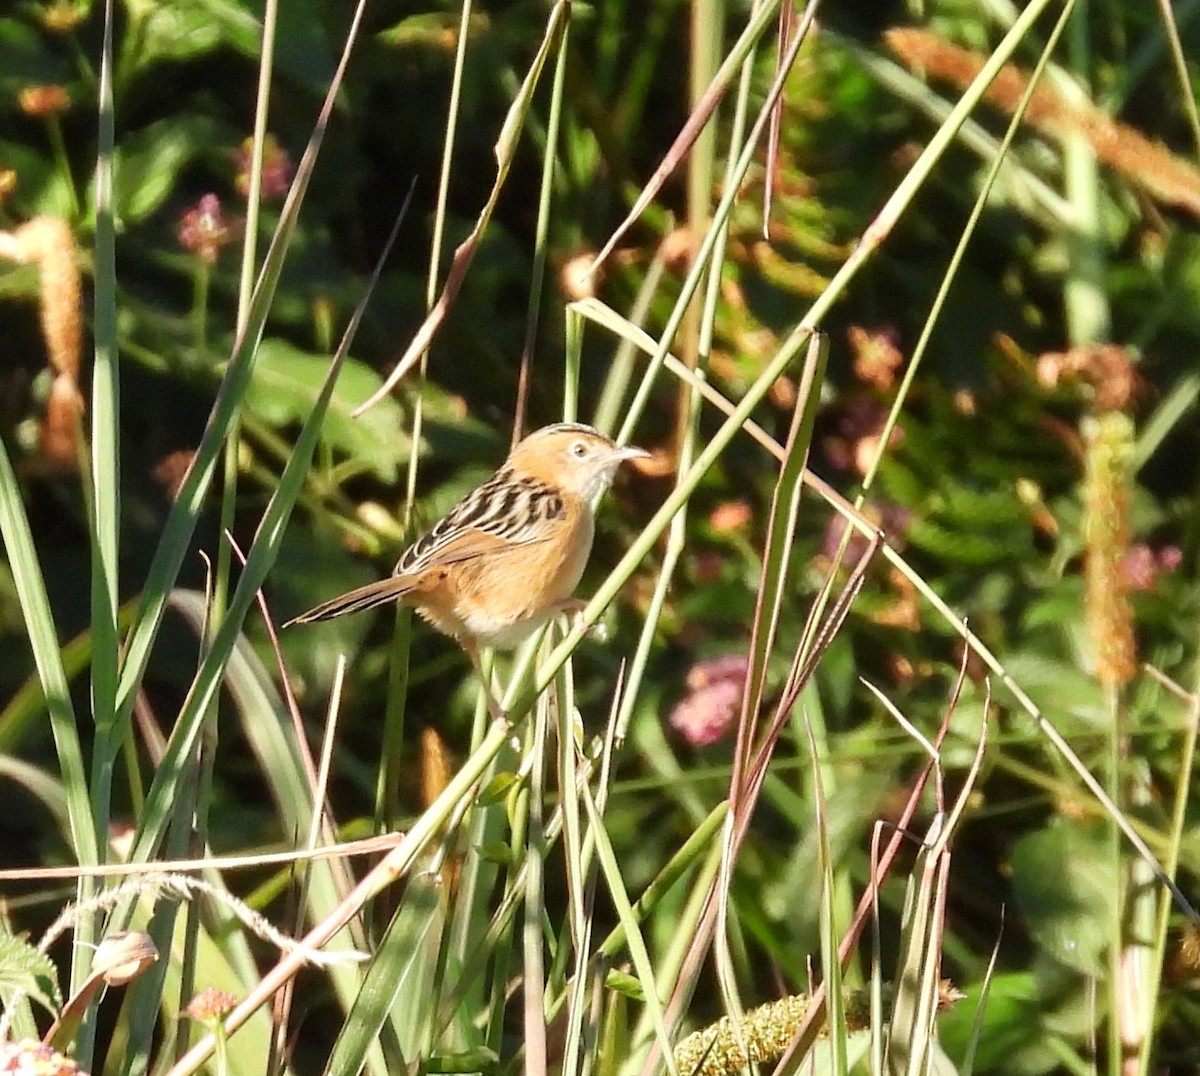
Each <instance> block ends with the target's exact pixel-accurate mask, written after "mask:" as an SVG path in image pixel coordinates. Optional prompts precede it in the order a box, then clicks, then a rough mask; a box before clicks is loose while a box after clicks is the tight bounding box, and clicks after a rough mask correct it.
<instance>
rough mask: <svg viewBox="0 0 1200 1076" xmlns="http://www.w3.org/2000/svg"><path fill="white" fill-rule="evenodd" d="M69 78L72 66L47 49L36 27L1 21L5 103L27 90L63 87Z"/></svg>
mask: <svg viewBox="0 0 1200 1076" xmlns="http://www.w3.org/2000/svg"><path fill="white" fill-rule="evenodd" d="M69 77H70V67H69V65H68V64H67V63H66V61H64V60H63V59H62V58H60V57H58V56H56V55H55V54H54V52H53V51H52V50H51V49H49V48H47V47H46V44H45V40H44V38H43V37H42V36H41V35H40V34H38V33H37V32H36V31H35V30H34V29H33V27H31V26H27V25H26V24H25V23H21V22H18V21H17V20H16V19H0V93H2V94H3V95H4V100H5V101H11V100H12V99H13V98H15V97H16V95H17V94H18V93H19V92H20V91H21V90H23V89H25V88H26V87H27V86H47V85H51V84H55V85H61V84H62V83H64V82H65V81H66V80H67V79H68V78H69Z"/></svg>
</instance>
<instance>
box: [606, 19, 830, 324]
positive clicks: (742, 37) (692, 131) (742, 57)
mask: <svg viewBox="0 0 1200 1076" xmlns="http://www.w3.org/2000/svg"><path fill="white" fill-rule="evenodd" d="M813 6H814V4H813V2H812V0H810V3H809V8H810V9H811V8H812V7H813ZM778 7H779V0H766V2H765V3H763V4H762V5H761V6H760V7H758V8H757V9H755V11H754V12H753V14H752V15H751V17H750V20H749V21H748V22H747V23H746V26H745V28H744V29H743V30H742V32H741V34H739V35H738V39H737V41H735V42H734V44H733V47H732V48H731V49H730V50H729V52H727V53H726V54H725V59H724V60H723V61H722V63H721V66H720V68H719V69H718V71H717V74H716V76H715V77H714V78H713V80H712V83H711V84H710V85H709V87H708V89H707V91H706V92H705V94H704V95H703V98H702V101H701V105H700V107H698V108H695V109H693V110H692V113H691V115H689V116H688V118H687V122H686V123H685V124H684V125H683V128H682V129H681V130H680V132H679V134H678V135H676V137H675V141H674V143H672V145H671V148H670V149H669V150H668V151H667V153H666V155H665V156H664V157H663V160H662V162H661V163H660V164H659V166H658V167H657V168H656V169H655V171H654V174H653V175H652V176H651V177H650V179H649V180H648V181H647V182H646V184H645V185H644V186H643V187H642V190H641V192H640V193H639V194H638V196H637V200H636V201H635V202H634V204H633V207H632V208H631V209H630V211H629V212H628V213H627V214H626V216H625V219H624V220H623V221H622V222H621V223H620V224H619V225H617V227H616V229H615V230H614V231H613V233H612V234H611V235H610V236H609V237H608V239H607V240H605V243H604V246H603V247H601V248H600V252H599V253H598V254H597V255H596V257H595V258H593V259H592V265H591V268H590V270H589V271H590V272H594V271H595V270H596V268H597V267H598V266H600V265H601V264H603V263H604V261H606V260H607V258H608V256H609V255H610V254H611V253H612V252H613V250H614V249H615V247H616V245H617V243H618V242H620V240H621V238H622V236H624V234H625V233H626V232H627V231H628V230H629V228H630V227H632V225H633V222H634V221H635V220H637V219H638V217H639V216H641V214H642V211H643V210H644V209H645V208H646V206H648V205H649V204H650V202H651V201H652V200H653V198H654V197H655V195H656V194H657V193H658V191H659V190H660V189H661V187H662V185H663V183H664V182H665V181H666V179H667V176H669V175H670V174H671V172H673V171H674V170H675V168H676V167H677V165H678V163H679V161H680V160H681V159H682V158H683V155H684V154H685V153H687V152H688V150H689V148H690V147H691V146H692V144H693V143H694V142H695V140H696V138H697V137H698V136H699V134H700V132H701V131H702V130H703V129H704V128H705V127H706V126H707V125H708V122H709V120H710V119H711V118H712V113H713V111H714V110H715V109H716V107H717V105H718V104H719V103H720V101H721V98H722V97H724V95H725V92H726V90H728V88H729V86H730V84H731V83H732V82H733V79H734V76H735V75H736V74H738V73H739V72H740V71H741V68H742V64H743V63H744V62H745V61H746V59H747V58H748V57H750V56H751V55H752V54H753V52H754V50H755V48H756V47H757V46H758V42H759V39H760V38H761V37H762V36H763V34H764V33H765V32H766V29H767V27H768V26H769V25H770V23H771V18H772V16H773V15H774V14H775V11H776V10H777V9H778ZM703 260H704V258H703V257H701V256H699V255H697V261H698V262H699V261H703ZM695 264H696V263H693V267H694V266H695ZM689 301H690V299H689Z"/></svg>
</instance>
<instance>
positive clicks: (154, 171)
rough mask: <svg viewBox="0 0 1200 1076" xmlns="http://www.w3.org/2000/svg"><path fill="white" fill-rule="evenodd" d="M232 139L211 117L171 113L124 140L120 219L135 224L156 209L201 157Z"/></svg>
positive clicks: (117, 196)
mask: <svg viewBox="0 0 1200 1076" xmlns="http://www.w3.org/2000/svg"><path fill="white" fill-rule="evenodd" d="M230 140H231V139H229V138H227V137H226V136H224V135H222V134H221V133H220V128H219V126H218V125H217V124H216V123H215V122H214V121H213V120H212V119H211V118H210V117H208V116H202V115H198V114H192V115H184V116H182V117H179V118H169V119H163V120H159V121H158V122H157V123H152V124H150V125H149V126H148V127H143V128H142V129H141V130H140V131H138V132H137V133H136V134H133V135H130V136H129V137H128V138H125V139H123V140H122V142H121V144H120V145H119V146H117V148H116V152H115V154H114V157H115V160H114V180H113V182H114V184H115V190H114V201H115V211H116V215H117V219H118V220H120V221H123V222H124V223H125V224H129V223H132V222H135V221H139V220H142V219H143V218H145V217H147V216H149V215H150V214H151V213H153V212H154V210H156V209H157V208H158V207H159V206H160V205H162V203H163V201H164V200H165V199H166V198H167V196H168V195H169V194H170V193H171V192H172V191H173V190H174V189H175V187H176V183H177V180H178V178H179V173H180V172H181V171H183V169H184V168H185V167H186V166H187V165H188V164H190V163H191V162H192V161H193V160H194V159H195V158H196V157H198V156H200V155H201V154H203V153H209V152H211V151H212V150H213V149H214V148H216V147H217V146H218V145H222V144H224V143H226V142H229V141H230Z"/></svg>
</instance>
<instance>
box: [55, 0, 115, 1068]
mask: <svg viewBox="0 0 1200 1076" xmlns="http://www.w3.org/2000/svg"><path fill="white" fill-rule="evenodd" d="M114 18H115V13H114V11H113V4H112V0H106V2H105V5H104V28H103V31H102V36H101V41H100V77H99V81H98V84H97V87H96V89H97V110H98V116H97V147H96V177H95V207H94V208H95V214H96V217H95V220H96V231H95V238H94V251H93V257H94V259H95V261H94V268H93V281H94V289H95V292H94V297H93V307H92V310H93V334H94V351H93V364H92V401H91V415H92V436H91V442H92V443H91V465H90V467H89V468H88V470H89V471H90V474H89V475H88V476H86V477H85V478H84V482H85V486H86V484H87V483H88V481H89V479H90V484H91V496H90V497H88V501H89V502H90V503H89V505H88V507H89V508H90V509H91V513H90V514H91V516H92V522H91V528H90V529H91V534H90V535H89V538H90V542H89V544H90V547H91V631H92V721H93V722H94V724H95V728H96V739H97V742H98V743H103V742H105V741H106V740H107V739H108V738H109V737H111V736H112V735H113V731H114V726H115V715H116V697H117V674H118V668H119V665H120V653H119V642H118V635H117V615H118V613H117V610H118V606H119V581H118V550H119V547H120V519H121V499H120V498H121V494H120V485H121V483H120V419H119V415H120V402H121V379H120V363H119V361H118V352H117V299H116V288H117V269H116V226H115V223H114V220H113V146H114V142H115V123H116V121H115V117H114V114H113V110H114V103H113V83H112V63H113V20H114ZM51 131H52V132H54V134H55V135H56V138H55V143H56V145H59V146H61V132H60V129H59V128H58V126H57V124H55V125H52V127H51ZM66 174H67V175H68V177H69V175H70V173H69V171H68V172H67V173H66ZM71 191H72V197H75V195H74V185H73V184H72V185H71ZM114 754H115V752H113V753H109V752H108V751H106V750H97V749H96V748H95V747H94V748H93V753H92V776H91V784H90V796H89V790H88V788H87V787H86V786H80V788H79V789H78V790H77V793H76V795H77V796H79V797H88V798H89V799H90V815H91V824H92V825H93V826H94V828H95V838H94V840H93V841H91V842H89V844H88V845H86V846H81V845H80V844H79V843H78V842H76V844H75V853H76V855H77V856H80V855H82V854H83V853H85V850H86V851H87V852H90V853H91V855H89V856H88V857H87V858H86V859H81V860H80V861H81V862H83V863H100V862H102V861H103V858H107V848H108V826H109V819H110V817H111V799H112V775H113V768H112V759H113V755H114ZM63 777H64V779H66V780H70V777H69V775H68V774H67V773H66V771H65V768H64V774H63ZM95 893H96V886H95V883H94V881H92V880H90V879H87V878H81V879H80V881H79V884H78V886H77V892H76V899H77V900H78V901H80V902H85V901H88V900H90V899H91V898H92V897H93V896H95ZM99 928H100V914H99V913H98V912H97V913H95V914H93V915H89V916H86V917H85V918H84V920H83V921H82V922H81V923H80V924H79V929H78V934H77V935H76V938H77V941H78V942H79V945H78V946H77V947H76V948H75V949H74V950H73V951H72V956H71V975H70V982H71V993H72V994H74V993H75V992H77V991H78V990H79V989H80V988H81V987H82V986H83V984H84V982H85V981H86V979H87V975H88V968H89V967H90V965H91V960H92V953H91V948H92V946H93V945H94V944H95V942H96V939H97V938H98V936H99ZM95 1012H96V1006H95V1005H91V1006H89V1009H88V1013H87V1015H86V1016H85V1018H84V1021H83V1024H82V1026H81V1027H80V1029H79V1034H78V1043H77V1054H78V1056H79V1058H80V1060H81V1061H82V1063H83V1065H84V1067H85V1068H86V1067H88V1066H90V1064H91V1058H92V1050H93V1047H94V1043H95V1031H96V1029H95Z"/></svg>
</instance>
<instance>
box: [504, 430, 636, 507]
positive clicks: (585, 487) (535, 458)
mask: <svg viewBox="0 0 1200 1076" xmlns="http://www.w3.org/2000/svg"><path fill="white" fill-rule="evenodd" d="M649 455H650V453H649V452H647V451H646V450H645V449H644V448H635V447H633V446H632V445H618V444H616V443H615V442H613V441H612V440H610V439H609V438H607V437H605V436H604V434H602V433H600V431H599V430H594V429H592V427H591V426H584V425H581V424H579V423H576V422H559V423H556V424H555V425H553V426H543V427H542V428H541V429H540V430H535V431H534V432H533V433H531V434H530V435H529V436H528V437H526V438H525V439H524V440H523V441H522V442H521V443H520V444H519V445H517V447H516V448H514V449H513V450H512V453H511V454H510V455H509V457H508V466H509V467H511V468H512V469H513V470H514V471H517V472H518V473H521V474H528V475H532V476H533V477H535V478H540V479H542V480H543V481H545V482H549V483H551V484H552V485H555V486H558V487H559V488H560V489H563V490H565V491H567V492H569V493H575V494H577V495H578V496H580V497H583V498H584V500H588V501H591V500H594V499H595V498H596V497H598V496H599V495H600V494H601V493H603V492H604V491H605V490H606V489H608V487H609V486H610V485H612V480H613V476H614V475H615V474H616V473H617V468H618V467H620V466H621V464H622V463H624V462H625V461H626V460H635V459H643V458H645V457H646V456H649Z"/></svg>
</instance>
